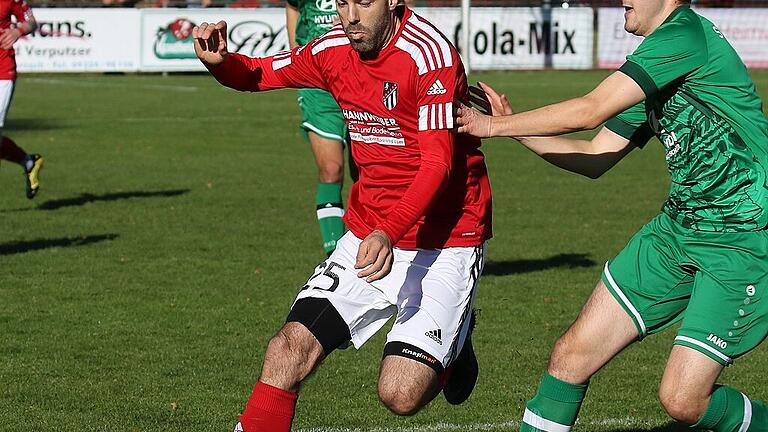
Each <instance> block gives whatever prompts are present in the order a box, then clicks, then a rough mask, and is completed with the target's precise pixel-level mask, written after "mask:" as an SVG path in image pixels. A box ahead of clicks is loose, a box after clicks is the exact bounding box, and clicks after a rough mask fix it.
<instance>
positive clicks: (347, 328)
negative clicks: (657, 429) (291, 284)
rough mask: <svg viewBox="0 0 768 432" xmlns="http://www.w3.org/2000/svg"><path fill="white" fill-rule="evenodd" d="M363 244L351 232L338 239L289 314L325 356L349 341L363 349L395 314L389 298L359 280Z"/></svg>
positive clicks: (300, 293)
mask: <svg viewBox="0 0 768 432" xmlns="http://www.w3.org/2000/svg"><path fill="white" fill-rule="evenodd" d="M360 242H361V240H360V239H359V238H357V237H356V236H355V235H354V234H352V232H347V233H346V234H345V235H344V236H343V237H342V238H341V239H339V241H338V242H337V243H336V249H335V250H334V252H333V253H332V254H331V256H330V257H328V259H326V260H325V261H323V262H321V263H320V264H319V265H318V266H317V267H316V268H315V271H314V273H313V274H312V275H311V276H310V277H309V280H307V283H306V284H305V285H304V286H303V287H302V289H301V291H299V294H298V295H297V297H296V301H295V302H294V304H293V307H292V308H291V313H290V314H289V318H288V319H289V320H292V321H297V322H301V323H302V324H304V325H305V326H306V327H307V328H308V329H309V330H310V331H311V332H312V333H313V334H314V335H315V337H317V339H318V340H319V341H320V342H321V344H323V348H324V350H325V352H326V354H327V353H330V351H332V350H333V349H335V348H338V347H339V346H343V345H345V344H344V343H345V342H348V341H351V343H352V344H353V345H354V346H355V347H356V348H360V347H361V346H362V345H363V344H365V342H366V341H367V340H368V339H369V338H370V337H371V336H373V335H374V334H375V333H376V332H377V331H378V330H379V329H380V328H381V327H382V326H383V325H384V324H385V323H386V322H387V321H388V320H389V318H391V317H392V315H393V314H394V313H395V311H396V307H395V306H394V305H393V304H392V303H391V302H390V300H389V298H388V296H387V295H385V294H384V293H383V292H382V291H381V290H380V289H377V288H376V287H374V286H373V285H371V284H369V283H367V282H366V281H365V279H361V278H359V277H357V270H356V269H355V259H356V256H357V249H358V247H359V245H360ZM310 303H313V304H310ZM331 324H332V325H331Z"/></svg>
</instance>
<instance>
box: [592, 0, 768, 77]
mask: <svg viewBox="0 0 768 432" xmlns="http://www.w3.org/2000/svg"><path fill="white" fill-rule="evenodd" d="M696 12H698V13H699V14H701V15H703V16H705V17H707V18H708V19H709V20H710V21H712V23H714V24H715V25H716V26H717V28H718V29H719V30H720V32H721V33H722V34H723V35H725V37H726V38H727V39H728V41H729V42H730V43H731V45H733V48H734V49H735V50H736V52H738V53H739V56H741V59H742V60H743V61H744V63H745V64H746V65H747V67H750V68H768V26H766V22H768V8H759V9H758V8H755V9H750V8H735V9H707V8H702V9H697V10H696ZM597 23H598V28H597V35H598V42H597V46H598V48H597V57H598V67H601V68H616V67H618V66H621V64H622V63H624V60H625V59H626V56H627V55H629V54H630V53H632V51H634V50H635V48H637V46H638V45H640V42H641V41H642V39H641V38H639V37H637V36H633V35H630V34H628V33H627V32H625V31H624V9H621V8H600V9H599V11H598V17H597Z"/></svg>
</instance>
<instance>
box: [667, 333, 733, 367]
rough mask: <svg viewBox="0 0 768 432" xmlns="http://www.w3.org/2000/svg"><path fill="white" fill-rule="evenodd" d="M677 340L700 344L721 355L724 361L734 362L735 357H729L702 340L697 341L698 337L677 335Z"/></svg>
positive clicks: (699, 345)
mask: <svg viewBox="0 0 768 432" xmlns="http://www.w3.org/2000/svg"><path fill="white" fill-rule="evenodd" d="M675 340H676V341H678V340H679V341H682V342H687V343H689V344H693V345H696V346H698V347H702V348H704V349H705V350H707V351H709V352H711V353H712V354H714V355H716V356H718V357H720V358H721V359H723V361H725V362H726V363H732V362H733V359H731V358H730V357H728V356H727V355H725V354H723V353H721V352H720V351H718V350H716V349H714V348H712V347H711V346H709V345H707V344H705V343H704V342H701V341H697V340H696V339H693V338H689V337H688V336H677V337H676V338H675Z"/></svg>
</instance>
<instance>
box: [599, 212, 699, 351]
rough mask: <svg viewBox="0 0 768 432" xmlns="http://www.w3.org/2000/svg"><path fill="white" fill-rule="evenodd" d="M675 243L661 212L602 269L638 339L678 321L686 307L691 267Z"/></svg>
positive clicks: (671, 227) (675, 237)
mask: <svg viewBox="0 0 768 432" xmlns="http://www.w3.org/2000/svg"><path fill="white" fill-rule="evenodd" d="M679 243H680V237H679V233H677V232H676V231H675V222H674V221H673V220H672V219H671V218H669V217H668V216H667V215H665V214H661V215H659V216H657V217H656V218H654V219H652V220H651V221H650V222H648V223H647V224H646V225H645V226H643V227H642V228H641V229H640V231H638V232H637V233H636V234H635V235H634V236H633V237H632V239H631V240H630V241H629V243H628V244H627V245H626V246H625V247H624V249H623V250H622V251H621V252H619V254H618V255H617V256H616V257H615V258H614V259H612V260H610V261H608V262H607V263H606V264H605V267H604V269H603V274H602V281H603V283H604V284H605V286H606V287H607V289H608V291H609V292H610V293H611V295H612V296H613V297H614V298H615V299H616V301H617V302H618V303H619V304H620V305H621V307H622V308H623V309H624V311H625V312H626V314H627V315H628V316H629V317H630V318H631V319H632V321H633V322H634V324H635V327H636V329H637V334H638V337H639V338H641V339H642V338H643V337H645V336H646V335H648V334H653V333H657V332H659V331H661V330H663V329H665V328H667V327H668V326H670V325H672V324H673V323H675V322H677V321H678V320H680V319H681V318H682V313H683V311H685V308H686V307H687V306H688V301H689V299H690V295H691V291H692V289H693V270H692V267H691V264H690V263H689V262H687V260H686V258H685V257H684V255H683V254H682V252H681V249H680V245H679Z"/></svg>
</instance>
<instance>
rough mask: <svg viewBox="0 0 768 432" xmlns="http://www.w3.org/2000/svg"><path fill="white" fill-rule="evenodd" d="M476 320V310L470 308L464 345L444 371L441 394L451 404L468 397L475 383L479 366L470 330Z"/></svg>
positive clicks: (456, 403)
mask: <svg viewBox="0 0 768 432" xmlns="http://www.w3.org/2000/svg"><path fill="white" fill-rule="evenodd" d="M476 320H477V311H475V309H472V315H471V317H470V319H469V333H467V339H466V340H465V341H464V346H463V347H462V348H461V351H460V352H459V355H458V356H457V357H456V359H455V360H454V361H453V363H451V365H450V366H448V368H447V369H446V373H448V374H449V375H448V378H447V380H446V382H445V386H444V387H443V396H445V400H447V401H448V403H449V404H451V405H459V404H462V403H464V401H466V400H467V399H469V395H471V394H472V390H474V389H475V384H476V383H477V375H478V373H479V368H478V365H477V357H475V350H474V349H473V348H472V331H473V330H474V329H475V323H476Z"/></svg>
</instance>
